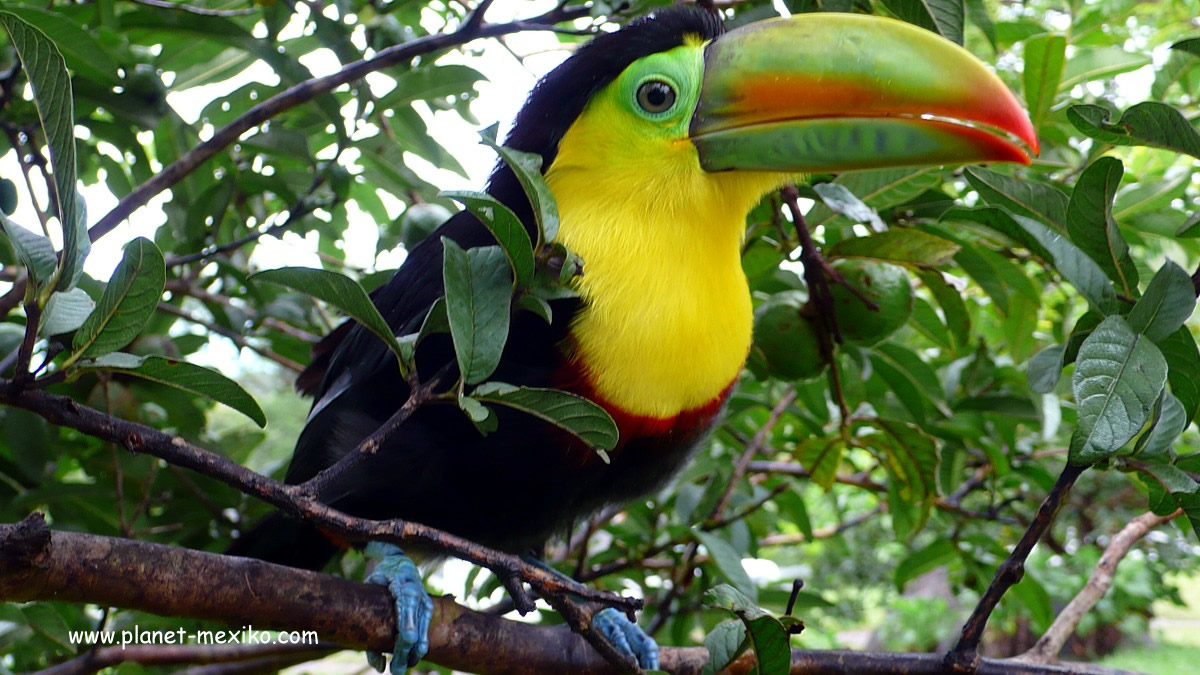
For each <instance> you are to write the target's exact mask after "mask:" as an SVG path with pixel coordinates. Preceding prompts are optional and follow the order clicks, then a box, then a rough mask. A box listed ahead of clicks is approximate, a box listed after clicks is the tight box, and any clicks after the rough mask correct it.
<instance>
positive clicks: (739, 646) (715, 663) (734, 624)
mask: <svg viewBox="0 0 1200 675" xmlns="http://www.w3.org/2000/svg"><path fill="white" fill-rule="evenodd" d="M704 646H705V648H707V649H708V663H706V664H704V672H705V673H713V674H715V673H719V672H721V671H723V670H725V668H726V667H727V666H728V665H729V664H730V663H733V660H734V659H736V658H737V657H738V656H740V655H741V653H742V652H743V651H745V649H746V647H747V646H749V645H748V644H747V643H746V624H744V623H742V622H741V621H739V620H736V619H735V620H731V621H722V622H721V623H719V624H717V625H716V626H714V627H713V629H712V632H710V633H709V634H708V635H706V636H705V637H704Z"/></svg>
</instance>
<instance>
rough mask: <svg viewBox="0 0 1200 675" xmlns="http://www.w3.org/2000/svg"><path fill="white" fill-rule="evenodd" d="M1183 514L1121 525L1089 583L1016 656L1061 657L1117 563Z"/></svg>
mask: <svg viewBox="0 0 1200 675" xmlns="http://www.w3.org/2000/svg"><path fill="white" fill-rule="evenodd" d="M1182 513H1183V509H1176V510H1175V512H1174V513H1169V514H1167V515H1165V516H1159V515H1155V514H1153V513H1143V514H1142V515H1140V516H1138V517H1136V518H1134V519H1133V520H1131V521H1129V523H1128V524H1127V525H1125V527H1123V528H1121V531H1120V532H1118V533H1117V534H1116V536H1114V537H1113V538H1112V541H1110V542H1109V543H1108V546H1106V547H1105V549H1104V554H1103V555H1101V556H1100V561H1099V562H1097V563H1096V568H1095V569H1094V570H1093V571H1092V576H1091V577H1089V578H1088V580H1087V584H1086V585H1084V587H1083V588H1082V589H1081V590H1080V591H1079V593H1077V594H1076V595H1075V597H1074V598H1072V599H1071V602H1069V603H1067V606H1066V607H1064V608H1063V610H1062V611H1061V612H1059V613H1058V616H1057V617H1055V619H1054V623H1053V624H1051V625H1050V628H1048V629H1047V630H1046V633H1045V635H1043V636H1042V637H1041V638H1039V639H1038V641H1037V642H1036V643H1035V644H1034V645H1033V647H1031V648H1030V649H1029V651H1027V652H1025V653H1024V654H1022V655H1020V656H1019V657H1017V658H1018V659H1019V660H1021V661H1025V662H1027V663H1053V662H1054V661H1056V660H1058V654H1059V652H1061V651H1062V648H1063V644H1065V643H1066V641H1067V639H1068V638H1070V637H1071V635H1073V634H1074V633H1075V629H1076V628H1077V627H1078V626H1079V622H1080V620H1082V619H1083V615H1084V614H1087V613H1088V612H1090V611H1091V610H1092V608H1093V607H1095V606H1096V603H1097V602H1100V599H1101V598H1103V597H1104V594H1105V593H1107V592H1108V589H1109V588H1110V587H1111V586H1112V583H1113V576H1114V575H1115V574H1116V572H1117V565H1119V564H1120V563H1121V560H1123V559H1124V558H1125V555H1126V554H1128V553H1129V549H1131V548H1133V545H1134V544H1136V543H1137V542H1138V540H1140V539H1141V538H1142V537H1144V536H1146V533H1147V532H1149V531H1150V530H1153V529H1154V528H1156V527H1158V526H1159V525H1162V524H1163V523H1166V522H1169V521H1170V520H1171V519H1173V518H1176V517H1178V516H1179V515H1181V514H1182Z"/></svg>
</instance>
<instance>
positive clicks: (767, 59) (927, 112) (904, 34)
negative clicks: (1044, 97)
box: [690, 14, 1038, 173]
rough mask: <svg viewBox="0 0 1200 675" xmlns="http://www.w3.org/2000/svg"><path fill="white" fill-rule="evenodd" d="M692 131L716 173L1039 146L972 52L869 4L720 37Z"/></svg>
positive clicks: (869, 163)
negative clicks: (862, 10)
mask: <svg viewBox="0 0 1200 675" xmlns="http://www.w3.org/2000/svg"><path fill="white" fill-rule="evenodd" d="M690 135H691V140H692V142H693V143H694V144H695V146H696V149H697V151H698V152H699V155H700V164H701V166H703V167H704V169H705V170H707V171H726V170H730V169H744V170H764V171H788V172H807V173H811V172H825V171H847V170H851V169H864V168H882V167H889V166H912V165H927V164H966V163H972V162H989V161H1002V162H1020V163H1022V164H1028V163H1029V162H1030V153H1033V154H1036V153H1037V149H1038V144H1037V137H1036V136H1035V135H1034V130H1033V125H1032V124H1031V123H1030V121H1029V117H1028V115H1026V114H1025V111H1024V109H1023V108H1022V107H1021V104H1020V103H1019V102H1018V101H1017V99H1016V97H1015V96H1013V94H1012V92H1010V91H1009V90H1008V88H1007V87H1006V86H1004V83H1003V82H1001V81H1000V78H998V77H996V75H995V73H993V72H992V71H990V70H988V68H987V67H986V66H984V65H983V63H982V62H980V61H979V60H978V59H976V58H975V57H974V56H972V55H971V54H970V53H969V52H967V51H966V50H965V49H963V48H962V47H959V46H958V45H956V44H954V43H953V42H950V41H949V40H946V39H944V38H942V37H941V36H939V35H937V34H935V33H932V32H930V31H927V30H924V29H922V28H918V27H916V26H913V25H911V24H907V23H904V22H901V21H896V20H894V19H886V18H882V17H876V16H868V15H860V14H802V15H797V16H794V17H791V18H788V19H773V20H770V21H763V22H759V23H754V24H750V25H747V26H743V27H741V28H738V29H736V30H733V31H730V32H729V33H726V34H725V35H722V36H721V37H720V38H718V39H717V40H715V41H713V42H712V43H710V44H709V45H708V46H707V48H706V51H705V55H704V82H703V86H702V87H701V90H700V100H699V102H698V104H697V106H696V111H695V113H694V114H693V117H692V123H691V134H690ZM1022 144H1023V145H1022Z"/></svg>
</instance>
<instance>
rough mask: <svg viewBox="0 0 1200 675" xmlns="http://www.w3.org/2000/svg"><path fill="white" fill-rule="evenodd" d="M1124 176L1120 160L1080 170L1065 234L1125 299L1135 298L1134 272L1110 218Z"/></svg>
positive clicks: (1107, 159)
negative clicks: (1102, 271) (1116, 286)
mask: <svg viewBox="0 0 1200 675" xmlns="http://www.w3.org/2000/svg"><path fill="white" fill-rule="evenodd" d="M1124 174H1125V168H1124V166H1122V164H1121V160H1119V159H1117V158H1115V157H1101V158H1100V159H1098V160H1096V161H1095V162H1093V163H1092V164H1091V165H1089V166H1088V167H1087V169H1085V170H1084V172H1083V174H1081V175H1080V176H1079V181H1078V182H1077V183H1076V184H1075V190H1074V191H1073V192H1072V193H1071V202H1070V204H1069V205H1068V207H1067V234H1069V235H1070V236H1071V241H1073V242H1075V245H1076V246H1078V247H1079V248H1080V249H1082V250H1083V252H1084V253H1087V254H1088V256H1090V257H1091V259H1092V260H1094V261H1096V264H1098V265H1100V268H1101V269H1103V270H1104V272H1105V273H1106V274H1107V275H1108V278H1109V279H1112V280H1113V281H1114V282H1116V283H1117V284H1118V285H1119V286H1120V288H1121V291H1122V292H1123V293H1124V294H1125V295H1126V296H1128V297H1136V296H1137V293H1138V275H1137V268H1136V267H1134V265H1133V260H1131V259H1130V257H1129V244H1127V243H1125V237H1124V236H1123V235H1122V234H1121V230H1120V228H1118V227H1117V223H1116V221H1115V220H1114V219H1113V214H1112V204H1113V198H1114V197H1115V196H1116V194H1117V187H1118V186H1120V184H1121V177H1122V176H1123V175H1124Z"/></svg>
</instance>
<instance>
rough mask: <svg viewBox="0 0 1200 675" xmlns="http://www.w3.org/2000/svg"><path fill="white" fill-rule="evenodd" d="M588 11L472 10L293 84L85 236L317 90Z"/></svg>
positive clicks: (108, 227) (98, 232) (140, 189)
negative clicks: (483, 15)
mask: <svg viewBox="0 0 1200 675" xmlns="http://www.w3.org/2000/svg"><path fill="white" fill-rule="evenodd" d="M487 4H489V3H481V5H480V7H481V9H483V8H486V5H487ZM588 13H589V8H588V6H587V5H579V6H576V7H558V8H556V9H554V10H551V11H550V12H547V13H545V14H543V15H541V16H538V17H535V18H534V19H532V20H530V21H514V22H511V23H498V24H484V25H479V24H478V23H477V20H476V19H475V15H472V17H471V18H469V19H468V20H467V21H466V22H465V23H463V24H462V26H460V27H459V28H458V29H457V30H455V31H452V32H449V33H439V34H437V35H428V36H425V37H421V38H417V39H415V40H411V41H409V42H405V43H403V44H399V45H394V46H392V47H388V48H387V49H383V50H381V51H380V52H379V53H377V54H376V55H375V56H373V57H371V58H369V59H363V60H361V61H355V62H354V63H351V64H349V65H347V66H346V67H344V68H342V69H341V70H339V71H337V72H336V73H333V74H331V75H327V76H325V77H317V78H313V79H310V80H305V81H303V82H300V83H297V84H295V85H293V86H291V87H289V88H288V89H287V90H286V91H283V92H281V93H279V94H276V95H275V96H272V97H271V98H269V99H267V100H266V101H263V102H262V103H260V104H258V105H256V106H254V107H253V108H251V109H250V110H248V111H247V112H246V113H245V114H244V115H242V116H241V117H238V118H237V119H235V120H233V121H232V122H230V123H229V124H226V125H225V126H224V127H221V128H220V129H219V130H217V132H216V133H214V134H213V136H212V138H209V139H208V140H207V141H204V142H202V143H200V144H199V145H197V146H196V147H194V148H192V149H191V150H189V151H188V152H187V153H186V154H184V155H183V156H182V157H180V158H179V159H177V160H175V161H174V162H172V163H171V164H170V165H169V166H167V167H165V168H164V169H163V170H162V171H160V172H159V173H158V174H156V175H155V176H154V177H153V178H151V179H150V180H148V181H146V182H145V183H142V184H141V185H139V186H137V188H135V189H134V190H133V191H132V192H130V193H129V194H128V195H126V196H125V197H124V198H123V199H122V200H121V201H120V202H119V203H118V204H117V205H116V207H114V208H113V209H112V210H111V211H109V212H108V213H107V214H105V216H104V217H103V218H101V219H100V220H99V221H97V222H96V224H95V225H93V226H92V227H91V229H90V230H88V236H89V237H90V238H91V240H92V241H96V240H97V239H99V238H100V237H103V236H104V235H106V234H108V233H109V232H111V231H112V229H113V228H115V227H116V226H117V225H119V224H121V222H122V221H124V220H125V219H126V218H128V217H129V215H130V214H131V213H133V212H134V211H136V210H137V209H139V208H141V207H142V206H145V205H146V203H147V202H149V201H150V199H151V198H153V197H154V196H155V195H157V194H158V193H160V192H162V191H163V190H166V189H168V188H170V187H171V186H173V185H175V184H176V183H178V182H179V181H181V180H183V179H184V178H185V177H186V176H187V175H188V174H190V173H192V172H193V171H195V170H196V169H198V168H199V167H200V166H201V165H202V164H204V163H205V162H207V161H208V160H209V159H211V158H212V157H213V156H214V155H216V154H217V153H218V152H220V151H221V150H223V149H224V148H225V147H227V146H228V145H230V144H231V143H233V142H234V141H236V140H237V139H238V138H240V137H241V136H242V134H244V133H246V132H247V131H249V130H251V129H253V128H254V127H256V126H258V125H260V124H262V123H263V122H265V121H267V120H269V119H271V118H272V117H275V116H276V115H278V114H280V113H282V112H284V111H286V110H290V109H291V108H294V107H296V106H298V105H301V104H303V103H307V102H308V101H311V100H313V99H314V98H316V97H318V96H320V95H322V94H327V93H329V92H331V91H333V90H334V89H336V88H338V87H340V86H342V85H343V84H347V83H350V82H353V81H355V80H358V79H360V78H362V77H364V76H365V75H367V74H368V73H373V72H375V71H378V70H382V69H384V68H389V67H391V66H395V65H399V64H402V63H407V62H409V61H411V60H412V59H414V58H416V57H418V56H421V55H423V54H429V53H431V52H437V51H441V50H443V49H448V48H450V47H455V46H458V45H462V44H466V43H468V42H470V41H471V40H475V39H477V38H486V37H497V36H500V35H507V34H509V33H516V32H520V31H527V30H544V29H548V28H551V27H552V24H555V23H559V22H562V21H570V20H572V19H576V18H580V17H585V16H588Z"/></svg>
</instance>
